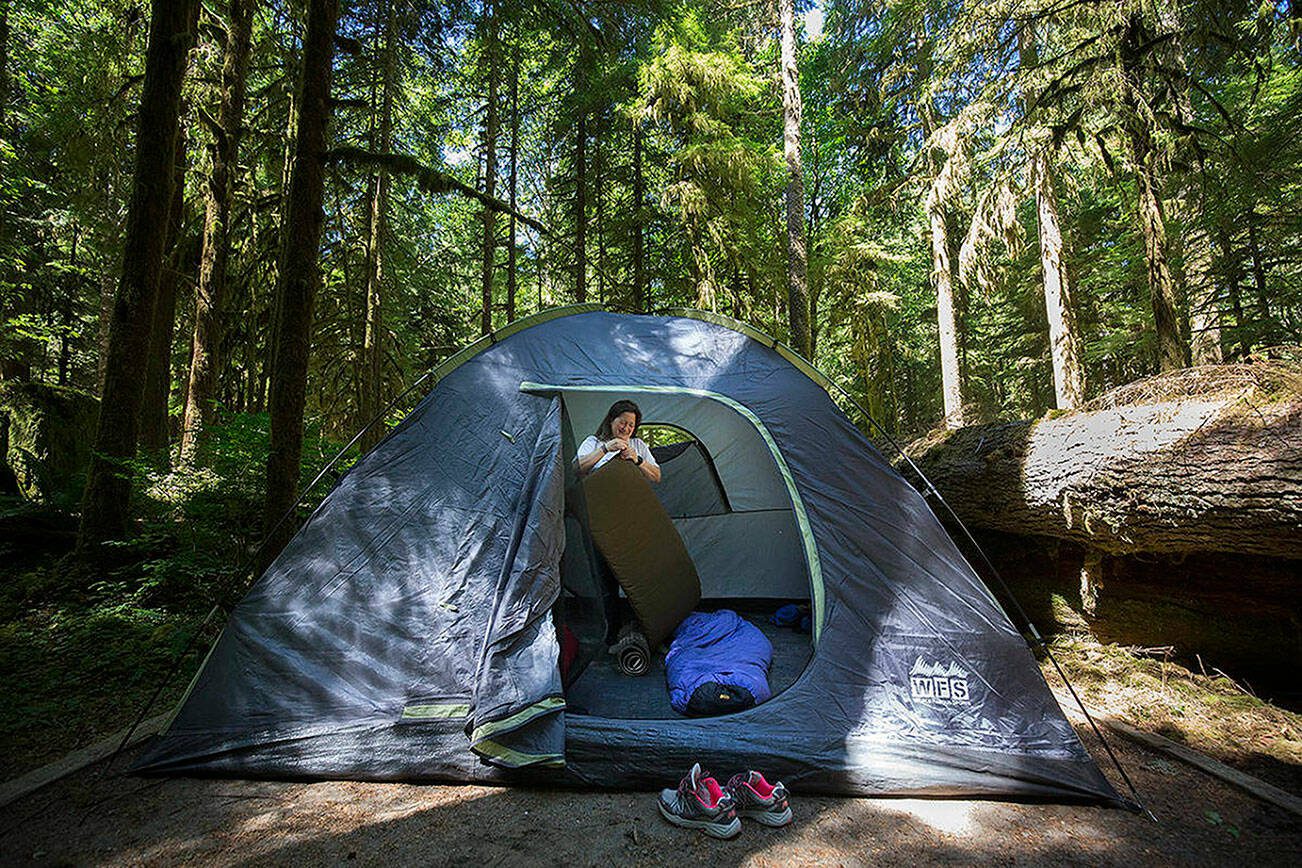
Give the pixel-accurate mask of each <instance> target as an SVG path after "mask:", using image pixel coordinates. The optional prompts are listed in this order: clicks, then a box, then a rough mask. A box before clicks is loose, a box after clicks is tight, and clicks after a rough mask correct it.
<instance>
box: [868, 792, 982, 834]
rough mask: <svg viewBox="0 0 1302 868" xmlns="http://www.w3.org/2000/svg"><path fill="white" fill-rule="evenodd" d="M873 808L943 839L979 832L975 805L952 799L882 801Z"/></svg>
mask: <svg viewBox="0 0 1302 868" xmlns="http://www.w3.org/2000/svg"><path fill="white" fill-rule="evenodd" d="M875 806H876V807H877V808H879V809H881V810H882V811H883V812H885V813H893V814H899V815H902V816H908V817H912V818H913V819H915V820H917V821H918V822H919V823H922V824H923V825H924V826H927V827H929V828H931V829H933V830H935V831H937V832H940V833H941V834H944V835H958V836H960V837H962V836H967V835H974V834H977V833H979V832H980V831H981V830H982V825H981V823H980V822H979V821H978V820H977V818H976V808H977V805H976V803H975V802H967V801H960V800H952V799H882V800H880V801H877V802H876V803H875Z"/></svg>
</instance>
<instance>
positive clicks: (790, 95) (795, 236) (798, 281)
mask: <svg viewBox="0 0 1302 868" xmlns="http://www.w3.org/2000/svg"><path fill="white" fill-rule="evenodd" d="M778 23H779V28H780V30H781V31H782V52H781V63H782V151H783V155H784V156H785V157H786V161H787V190H786V206H787V315H788V318H789V323H790V327H791V345H792V346H793V347H794V348H795V349H796V351H797V352H799V353H800V354H801V355H802V356H805V357H808V356H809V355H810V354H811V351H810V333H809V251H808V247H807V245H806V239H805V181H804V175H803V172H802V170H801V166H800V112H801V107H800V72H799V70H798V69H797V67H796V16H795V2H794V0H778Z"/></svg>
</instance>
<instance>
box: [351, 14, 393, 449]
mask: <svg viewBox="0 0 1302 868" xmlns="http://www.w3.org/2000/svg"><path fill="white" fill-rule="evenodd" d="M382 15H383V19H384V20H383V22H382V25H381V26H382V27H383V34H382V36H381V38H380V45H381V49H380V50H381V51H382V52H383V54H382V57H381V70H382V72H381V81H380V121H379V125H378V129H377V130H376V140H375V142H374V143H373V149H374V150H378V151H379V153H381V154H387V153H389V152H390V151H391V150H393V96H394V89H395V87H396V83H395V79H394V76H395V69H396V65H395V63H394V50H395V46H394V37H393V30H394V11H393V0H386V2H385V3H384V11H383V13H382ZM391 184H392V181H391V178H390V175H389V170H388V169H387V168H385V167H384V166H380V167H378V168H377V169H376V171H375V174H374V175H373V176H372V177H371V189H370V193H371V195H370V201H369V202H368V208H369V211H368V215H367V220H366V265H365V267H366V329H365V332H364V333H363V335H362V365H361V369H362V370H361V388H360V390H359V391H360V394H359V396H358V397H359V398H360V400H359V401H358V407H359V408H360V409H361V424H363V425H366V424H369V423H370V422H371V421H372V420H374V419H375V417H376V416H377V415H378V414H379V413H380V411H381V409H382V408H383V407H384V394H383V393H384V378H383V376H382V370H383V368H382V361H383V359H384V262H383V254H384V243H385V239H386V236H387V235H388V228H389V190H390V186H391ZM384 434H385V428H384V426H383V425H372V426H371V427H369V428H367V429H366V432H365V433H364V434H363V435H362V440H361V448H362V451H363V452H368V451H370V449H371V448H372V447H374V446H375V444H377V443H379V442H380V440H381V439H382V438H383V437H384Z"/></svg>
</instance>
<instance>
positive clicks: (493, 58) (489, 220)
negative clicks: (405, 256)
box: [479, 3, 499, 335]
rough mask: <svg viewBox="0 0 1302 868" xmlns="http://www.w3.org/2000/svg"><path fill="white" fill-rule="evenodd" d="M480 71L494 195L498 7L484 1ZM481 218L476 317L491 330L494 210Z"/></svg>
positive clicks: (488, 191) (487, 175) (487, 169)
mask: <svg viewBox="0 0 1302 868" xmlns="http://www.w3.org/2000/svg"><path fill="white" fill-rule="evenodd" d="M484 19H485V20H484V48H483V50H484V63H483V74H484V76H485V78H487V79H488V104H487V106H486V107H485V110H484V195H485V196H487V197H489V198H490V199H492V198H496V196H497V134H498V112H497V109H498V105H497V102H498V100H497V77H498V73H499V70H498V62H497V11H496V10H495V9H494V8H493V6H492V4H491V3H486V4H485V5H484ZM480 220H481V221H482V223H483V226H484V237H483V248H482V254H481V259H480V268H479V289H480V300H481V304H482V306H483V310H482V312H481V314H480V319H479V331H480V334H485V335H486V334H488V333H489V332H491V331H492V330H493V272H494V270H495V269H494V266H495V265H496V264H497V263H496V260H497V213H496V212H495V211H494V210H493V209H492V208H488V207H485V208H484V209H483V212H482V214H481V217H480Z"/></svg>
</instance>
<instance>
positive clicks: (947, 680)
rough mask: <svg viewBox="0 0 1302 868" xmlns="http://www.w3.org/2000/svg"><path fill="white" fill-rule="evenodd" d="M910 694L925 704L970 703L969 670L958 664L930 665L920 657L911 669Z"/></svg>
mask: <svg viewBox="0 0 1302 868" xmlns="http://www.w3.org/2000/svg"><path fill="white" fill-rule="evenodd" d="M909 693H910V694H912V696H913V698H914V699H921V700H922V701H923V702H968V701H970V696H969V694H968V690H967V670H966V669H962V668H960V667H959V665H958V664H957V663H949V664H944V663H928V662H926V661H925V660H923V659H922V658H921V657H919V658H918V659H917V660H915V661H914V662H913V667H912V668H911V669H909Z"/></svg>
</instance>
